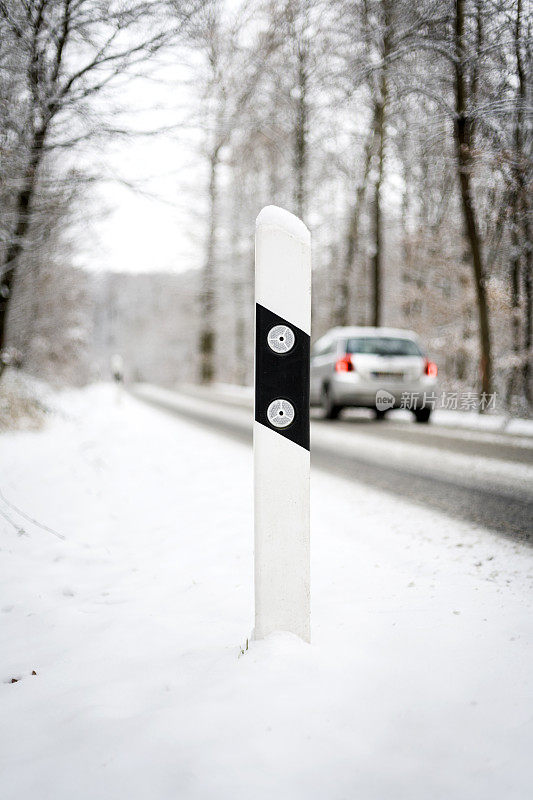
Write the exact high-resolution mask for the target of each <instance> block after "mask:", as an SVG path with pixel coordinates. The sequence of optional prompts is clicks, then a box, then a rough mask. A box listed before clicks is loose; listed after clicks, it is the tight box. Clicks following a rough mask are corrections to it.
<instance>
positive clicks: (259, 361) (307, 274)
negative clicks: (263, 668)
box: [254, 206, 311, 642]
mask: <svg viewBox="0 0 533 800" xmlns="http://www.w3.org/2000/svg"><path fill="white" fill-rule="evenodd" d="M255 303H256V306H255V307H256V320H255V419H254V522H255V630H254V636H255V638H256V639H262V638H263V637H265V636H267V635H268V634H269V633H272V632H273V631H289V632H291V633H294V634H296V635H297V636H300V637H301V638H302V639H304V640H305V641H307V642H308V641H310V596H309V571H310V570H309V458H310V454H309V352H310V334H311V236H310V233H309V231H308V229H307V228H306V226H305V225H304V223H303V222H301V220H299V219H298V218H297V217H295V216H294V215H293V214H290V213H289V212H288V211H284V210H283V209H281V208H277V207H276V206H267V207H266V208H264V209H263V210H262V211H261V213H260V214H259V216H258V217H257V221H256V237H255Z"/></svg>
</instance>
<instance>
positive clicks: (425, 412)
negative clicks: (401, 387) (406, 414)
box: [414, 408, 431, 423]
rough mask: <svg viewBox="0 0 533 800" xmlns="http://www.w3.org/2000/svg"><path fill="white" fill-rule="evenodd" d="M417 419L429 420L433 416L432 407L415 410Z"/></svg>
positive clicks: (418, 420)
mask: <svg viewBox="0 0 533 800" xmlns="http://www.w3.org/2000/svg"><path fill="white" fill-rule="evenodd" d="M414 415H415V419H416V421H417V422H424V423H425V422H429V418H430V416H431V409H430V408H417V409H416V411H415V412H414Z"/></svg>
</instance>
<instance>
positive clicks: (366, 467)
mask: <svg viewBox="0 0 533 800" xmlns="http://www.w3.org/2000/svg"><path fill="white" fill-rule="evenodd" d="M132 394H134V395H135V396H136V397H137V398H139V399H141V400H143V401H145V402H148V403H150V404H151V405H154V406H156V407H159V408H161V409H164V410H166V411H169V412H171V413H173V414H178V415H179V416H181V417H184V418H186V419H189V420H191V421H192V422H195V423H196V424H199V425H202V426H204V427H208V428H210V429H212V430H216V431H217V432H218V433H221V434H224V435H226V436H231V437H232V438H234V439H237V440H238V441H241V442H246V443H249V444H250V443H251V441H252V424H251V422H252V418H251V409H250V407H249V401H248V399H246V398H239V397H235V398H231V397H228V396H226V395H224V396H220V395H219V396H213V395H209V394H207V393H205V392H204V393H201V394H200V395H196V396H195V395H194V393H193V394H191V393H187V394H184V393H183V394H182V393H181V392H180V393H179V394H178V393H173V392H167V391H165V390H161V389H157V388H155V387H149V386H139V387H136V388H134V389H133V390H132ZM312 416H313V421H312V426H311V427H312V434H311V463H312V466H313V467H314V468H319V469H325V470H327V471H329V472H332V473H335V474H337V475H340V476H342V477H343V478H345V479H348V480H356V481H358V482H359V483H362V484H365V485H367V486H371V487H373V488H377V489H380V490H382V491H384V492H388V493H390V494H393V495H396V496H400V497H404V498H406V499H407V500H409V501H410V502H412V503H415V504H418V505H421V506H424V507H426V508H430V509H436V510H438V511H441V512H444V513H445V514H446V515H447V516H449V517H451V518H456V519H461V520H465V521H467V522H471V523H475V524H477V525H479V526H481V527H483V528H485V529H487V530H489V531H493V532H495V533H499V534H503V535H505V536H507V537H510V538H512V539H514V540H516V541H522V542H528V543H533V439H532V438H529V439H528V438H522V437H518V436H513V435H508V434H505V433H492V432H485V431H478V430H476V431H469V430H464V429H456V428H452V429H450V428H444V427H438V426H436V425H431V424H430V425H428V426H421V425H416V424H414V423H410V422H408V421H403V420H402V421H395V420H392V419H391V420H388V419H386V420H384V421H382V422H376V421H375V420H373V419H371V418H367V417H364V416H361V415H357V414H352V413H350V412H348V415H347V418H346V419H341V420H338V421H335V422H329V421H325V420H321V419H320V415H319V413H318V412H317V413H313V415H312Z"/></svg>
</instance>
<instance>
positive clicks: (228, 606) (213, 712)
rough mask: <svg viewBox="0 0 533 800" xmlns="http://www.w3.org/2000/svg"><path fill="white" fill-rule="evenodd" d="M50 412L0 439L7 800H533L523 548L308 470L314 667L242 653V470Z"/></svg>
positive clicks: (530, 644)
mask: <svg viewBox="0 0 533 800" xmlns="http://www.w3.org/2000/svg"><path fill="white" fill-rule="evenodd" d="M56 402H57V403H59V404H60V406H61V408H62V413H61V414H58V415H56V416H55V418H53V419H51V420H50V421H49V423H48V425H47V426H46V427H45V428H44V429H43V430H42V431H40V432H25V433H11V434H4V435H2V437H1V448H0V470H1V475H2V482H1V486H0V488H1V491H2V498H3V499H2V500H1V502H0V510H1V511H2V515H1V516H0V537H1V548H2V552H1V568H0V569H1V575H0V594H1V597H0V621H1V625H0V663H1V678H2V682H1V683H0V693H1V700H0V708H1V725H0V796H1V798H2V800H73V798H76V800H126V799H127V800H176V799H177V798H179V800H234V799H235V798H251V799H252V800H272V799H273V798H279V800H353V799H354V798H357V800H385V799H386V800H389V799H390V800H428V798H431V799H432V800H504V799H505V800H526V798H529V797H530V796H531V786H532V780H533V766H532V759H531V750H532V746H533V679H532V669H531V666H532V658H533V641H532V634H533V615H532V609H531V590H532V588H533V550H532V548H530V547H529V546H527V545H525V544H524V543H521V542H519V541H512V540H511V539H510V538H506V537H501V536H495V535H494V534H493V533H490V532H488V531H486V530H485V529H484V528H482V527H479V526H476V525H472V524H470V523H466V522H463V521H461V520H458V519H452V518H451V517H450V516H449V515H445V514H443V513H441V512H440V511H438V510H435V509H434V508H431V507H427V508H424V507H421V506H420V505H419V504H414V503H412V502H411V501H410V500H409V499H406V498H400V497H398V496H395V495H394V494H390V493H385V492H383V491H381V490H377V489H376V488H374V487H373V486H370V485H365V484H364V483H361V482H358V481H354V480H353V479H350V480H346V479H345V478H343V477H339V476H337V475H334V474H332V473H330V472H326V471H322V470H316V469H315V470H314V473H313V476H312V530H311V536H312V643H311V645H305V644H304V643H302V642H300V641H299V640H297V639H295V638H294V637H292V636H290V635H288V634H287V635H283V634H280V635H274V636H272V637H269V638H268V639H267V640H266V641H263V642H251V643H250V647H249V649H248V650H247V651H246V648H245V641H246V638H247V637H249V634H250V628H251V623H252V618H253V610H252V595H253V591H252V507H251V489H252V475H251V451H250V448H249V447H248V446H247V445H245V444H243V443H241V442H238V441H233V440H231V439H230V438H228V437H227V436H223V435H220V434H218V433H215V432H214V431H213V430H210V429H207V428H205V427H204V428H202V427H200V426H198V425H197V424H193V423H192V422H190V421H188V420H186V419H185V418H184V417H179V416H177V415H171V414H168V413H166V412H163V411H161V410H158V409H155V408H153V407H150V406H148V405H146V404H144V403H141V402H140V401H138V400H136V399H134V398H131V397H128V396H126V397H124V398H123V400H122V403H121V404H117V403H116V402H115V394H114V390H113V388H112V387H105V386H103V387H102V386H101V387H93V388H91V389H88V390H84V391H80V392H73V393H69V394H67V395H64V396H62V397H61V398H59V399H58V400H56ZM225 412H226V414H227V416H226V419H231V416H232V414H234V413H235V414H237V413H238V411H235V410H234V409H231V408H228V409H226V410H225ZM374 441H376V442H377V441H378V439H377V437H376V438H375V439H374ZM505 463H507V462H505ZM513 463H514V462H512V461H511V462H509V464H510V465H511V466H512V465H513ZM452 467H453V462H452V461H450V463H449V464H447V465H444V466H443V469H444V468H446V469H451V468H452ZM513 468H514V467H513ZM512 474H513V473H512V470H511V467H510V468H509V470H508V471H507V472H505V475H504V478H505V480H511V478H512ZM486 475H487V476H489V477H490V476H491V475H492V472H491V469H487V470H486ZM491 479H492V478H491ZM17 509H19V510H20V511H23V512H24V515H25V516H22V515H21V514H20V513H19V511H17ZM28 517H29V518H31V519H33V520H36V521H38V522H39V523H42V524H45V525H46V526H47V527H48V528H49V529H53V530H54V531H56V532H57V533H59V534H61V535H63V536H64V537H65V538H64V539H60V538H57V536H56V535H54V534H53V533H51V532H50V530H45V529H43V528H42V527H40V525H37V524H35V523H33V522H31V521H30V520H29V519H28ZM241 648H242V649H244V650H245V653H244V655H240V652H241ZM32 672H35V673H36V674H35V675H33V674H32ZM13 679H15V680H16V682H12V680H13Z"/></svg>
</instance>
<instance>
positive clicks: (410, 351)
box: [346, 336, 422, 356]
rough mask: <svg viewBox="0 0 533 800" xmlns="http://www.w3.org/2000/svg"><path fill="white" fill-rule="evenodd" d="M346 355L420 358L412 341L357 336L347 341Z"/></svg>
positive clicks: (387, 337)
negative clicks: (365, 354)
mask: <svg viewBox="0 0 533 800" xmlns="http://www.w3.org/2000/svg"><path fill="white" fill-rule="evenodd" d="M346 350H347V352H348V353H367V354H369V355H373V356H421V355H422V353H421V352H420V348H419V347H418V345H417V344H416V342H413V340H412V339H396V338H395V337H392V336H358V337H357V338H356V339H348V343H347V345H346Z"/></svg>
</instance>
